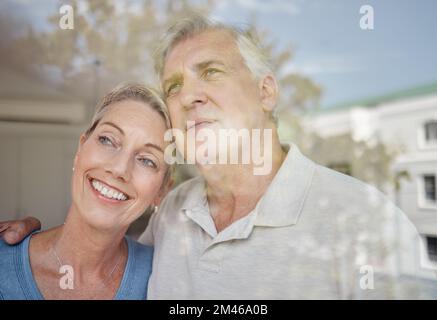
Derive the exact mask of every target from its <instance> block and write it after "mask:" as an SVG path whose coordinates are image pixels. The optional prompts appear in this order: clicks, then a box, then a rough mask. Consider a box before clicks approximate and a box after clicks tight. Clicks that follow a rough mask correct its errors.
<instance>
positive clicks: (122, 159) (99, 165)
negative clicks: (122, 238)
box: [72, 100, 167, 229]
mask: <svg viewBox="0 0 437 320" xmlns="http://www.w3.org/2000/svg"><path fill="white" fill-rule="evenodd" d="M107 108H108V109H107V111H106V113H105V114H104V115H103V117H102V119H101V120H100V121H99V123H98V125H97V126H96V128H95V130H94V131H93V132H92V133H91V134H90V136H89V137H85V136H82V137H81V140H80V145H79V149H78V151H77V154H76V158H75V161H74V163H75V164H74V168H75V169H74V173H73V179H72V199H73V206H75V207H76V209H77V211H78V212H79V214H81V216H82V217H83V218H84V219H85V220H86V221H87V222H88V223H90V224H91V225H93V226H94V227H96V228H103V229H113V228H120V227H121V228H124V227H128V226H129V224H130V223H132V222H133V221H134V220H135V219H137V218H138V217H139V216H140V215H141V214H142V213H143V212H144V211H145V209H146V208H147V207H148V206H149V205H157V204H158V203H159V200H160V198H161V197H162V196H163V194H162V192H161V186H162V182H163V179H164V175H165V172H166V164H165V162H164V153H163V152H164V149H165V147H166V143H165V142H164V139H163V137H164V133H165V131H166V129H167V128H166V126H165V122H164V119H163V118H162V117H161V115H159V113H158V112H156V111H155V110H153V109H152V108H151V107H150V106H149V105H147V104H145V103H143V102H137V101H133V100H125V101H121V102H116V103H114V104H112V105H110V106H108V107H107Z"/></svg>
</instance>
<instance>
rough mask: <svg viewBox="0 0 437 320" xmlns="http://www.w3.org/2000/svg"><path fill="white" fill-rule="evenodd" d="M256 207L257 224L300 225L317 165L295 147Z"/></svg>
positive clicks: (291, 149)
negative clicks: (300, 218)
mask: <svg viewBox="0 0 437 320" xmlns="http://www.w3.org/2000/svg"><path fill="white" fill-rule="evenodd" d="M288 147H289V151H288V153H287V156H286V158H285V160H284V162H283V163H282V165H281V167H280V168H279V170H278V172H277V173H276V175H275V177H274V178H273V180H272V182H271V184H270V186H269V187H268V188H267V191H266V193H265V194H264V195H263V197H262V198H261V199H260V201H259V202H258V205H257V207H256V210H257V218H256V220H255V225H257V226H269V227H283V226H289V225H294V224H296V223H297V222H298V220H299V216H300V214H301V212H302V208H303V205H304V203H305V200H306V197H307V194H308V191H309V189H310V187H311V183H312V179H313V175H314V171H315V164H314V162H312V161H311V160H310V159H308V158H307V157H305V156H304V155H303V154H302V153H301V152H300V150H299V148H298V147H297V146H296V145H295V144H290V145H288Z"/></svg>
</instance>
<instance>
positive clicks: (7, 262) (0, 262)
mask: <svg viewBox="0 0 437 320" xmlns="http://www.w3.org/2000/svg"><path fill="white" fill-rule="evenodd" d="M27 241H29V239H28V237H26V238H24V240H23V241H21V242H20V243H18V244H16V245H10V244H7V243H6V242H5V241H4V240H3V238H0V257H1V259H0V270H1V271H2V272H1V273H0V278H1V276H2V275H3V271H5V270H6V269H8V268H12V269H14V261H15V260H16V259H15V257H16V256H17V254H19V253H20V252H21V250H22V248H23V246H24V245H25V244H26V242H27Z"/></svg>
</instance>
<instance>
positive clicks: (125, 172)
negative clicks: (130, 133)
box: [105, 151, 132, 182]
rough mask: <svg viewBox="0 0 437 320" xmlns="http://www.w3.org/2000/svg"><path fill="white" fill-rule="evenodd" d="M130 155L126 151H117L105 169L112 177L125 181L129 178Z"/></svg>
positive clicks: (130, 169)
mask: <svg viewBox="0 0 437 320" xmlns="http://www.w3.org/2000/svg"><path fill="white" fill-rule="evenodd" d="M131 162H132V161H131V157H130V156H129V155H128V154H127V153H126V152H121V151H120V152H119V153H117V155H116V156H114V157H113V158H112V159H111V161H110V162H109V163H108V164H107V166H106V168H105V169H106V171H107V172H110V173H111V174H112V175H113V176H114V178H116V179H119V180H120V179H121V180H123V181H124V182H127V181H129V180H130V178H131V171H132V168H131Z"/></svg>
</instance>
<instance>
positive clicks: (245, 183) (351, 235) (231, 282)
mask: <svg viewBox="0 0 437 320" xmlns="http://www.w3.org/2000/svg"><path fill="white" fill-rule="evenodd" d="M156 71H157V73H158V75H159V78H160V82H161V87H162V90H163V94H164V96H165V99H166V103H167V106H168V110H169V113H170V117H171V121H172V125H173V127H174V129H176V130H179V132H182V133H183V139H182V141H176V142H177V144H178V147H179V149H180V150H181V149H183V150H184V151H183V152H182V153H183V155H184V156H185V158H187V155H188V152H189V150H188V151H185V149H184V148H183V147H184V146H186V145H188V144H189V143H190V139H193V137H194V139H196V141H197V140H198V134H200V132H201V131H202V130H206V129H208V130H209V131H211V132H213V133H216V134H217V135H219V131H221V130H222V131H223V130H225V131H226V130H241V129H244V130H247V132H249V135H250V137H251V138H253V135H254V134H253V132H254V131H253V130H259V131H261V132H262V133H264V132H271V133H272V134H271V135H270V136H269V135H265V136H264V137H266V136H267V137H270V139H264V140H263V139H260V141H259V143H258V144H257V146H258V147H259V148H260V149H261V150H262V152H264V153H266V152H267V153H268V154H269V157H267V158H268V159H270V160H269V161H270V162H271V163H270V164H269V166H268V168H269V170H268V172H265V173H263V174H254V172H255V171H254V170H255V169H256V167H257V166H258V165H259V164H256V163H255V162H254V161H253V159H251V161H248V162H247V163H241V162H240V163H238V164H233V163H216V162H214V161H212V162H211V161H205V162H199V161H197V163H196V165H197V168H198V169H199V172H200V176H198V177H196V178H194V179H191V180H189V181H187V182H185V183H183V184H181V185H180V186H178V187H177V188H176V189H174V190H173V191H171V192H170V193H169V194H168V196H167V197H166V198H165V199H164V201H163V202H162V204H161V206H160V208H159V210H158V212H157V213H155V214H154V215H153V216H152V218H151V220H150V222H149V225H148V227H147V229H146V231H145V232H144V233H143V234H142V236H141V237H140V242H143V243H146V244H149V245H154V247H155V251H154V262H153V272H152V276H151V278H150V281H149V288H148V290H149V291H148V296H149V298H151V299H162V298H164V299H165V298H167V299H291V298H321V299H338V298H398V297H412V298H416V297H420V295H419V294H420V293H421V291H417V290H416V291H412V290H410V291H406V290H405V289H404V287H403V285H401V284H399V283H398V280H399V275H400V274H401V273H404V272H406V273H409V274H413V273H414V272H416V271H417V270H418V268H419V266H418V263H419V262H418V261H417V260H410V261H406V262H405V261H404V260H405V259H408V258H405V255H404V249H405V246H406V245H408V246H409V248H408V249H409V252H414V253H417V252H418V250H419V247H418V246H419V239H418V234H417V231H416V230H415V228H414V226H413V225H412V224H411V223H410V222H409V221H408V219H407V218H406V217H405V215H404V214H403V213H402V212H401V211H400V210H399V209H398V208H397V207H395V206H394V205H393V204H392V203H391V202H389V201H388V200H387V199H386V198H385V196H384V195H382V194H381V193H380V192H379V191H377V190H375V189H374V188H372V187H370V186H368V185H365V184H363V183H361V182H359V181H358V180H356V179H354V178H351V177H349V176H345V175H342V174H340V173H337V172H334V171H332V170H330V169H327V168H325V167H322V166H320V165H317V164H315V163H314V162H312V161H311V160H309V159H308V158H306V157H305V156H304V155H303V154H302V153H301V152H300V151H299V149H298V147H297V146H296V145H293V144H292V145H288V146H283V145H281V143H280V141H279V138H278V134H277V130H276V124H275V120H274V116H273V111H274V108H275V106H276V103H277V99H278V85H277V83H276V79H275V76H274V75H273V72H272V71H271V68H270V67H269V63H268V59H267V58H266V57H265V56H264V55H263V53H262V50H261V49H260V48H259V46H258V45H257V43H256V42H255V41H254V40H253V39H252V38H251V37H250V36H248V35H247V34H245V33H244V32H241V31H240V30H238V29H235V28H233V27H229V26H226V25H222V24H217V23H212V22H210V21H208V20H207V19H204V18H202V17H198V16H195V17H193V18H189V19H185V20H182V21H180V22H178V23H177V24H175V25H174V26H173V27H172V28H170V29H169V31H168V33H167V34H166V36H165V37H164V39H163V41H162V43H161V46H160V48H159V50H158V51H157V55H156ZM190 123H191V125H190ZM192 130H194V133H195V134H194V135H190V133H191V131H192ZM241 140H242V139H240V140H239V141H240V144H239V145H238V150H239V151H244V148H245V146H243V145H242V141H241ZM251 141H254V140H251ZM191 142H192V141H191ZM197 142H198V141H197ZM195 146H196V149H198V148H199V146H198V144H195ZM251 146H252V147H254V145H253V143H252V145H251ZM197 151H198V150H197ZM218 152H219V153H220V152H223V150H222V149H221V147H220V143H219V147H218ZM31 225H32V223H28V226H29V227H27V228H25V229H26V232H27V231H28V230H29V229H30V228H31V227H32V226H31ZM398 232H401V235H402V239H400V237H399V234H398ZM405 265H407V266H408V267H405Z"/></svg>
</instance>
